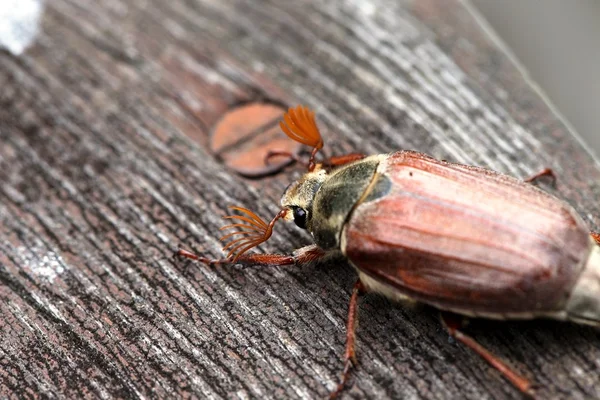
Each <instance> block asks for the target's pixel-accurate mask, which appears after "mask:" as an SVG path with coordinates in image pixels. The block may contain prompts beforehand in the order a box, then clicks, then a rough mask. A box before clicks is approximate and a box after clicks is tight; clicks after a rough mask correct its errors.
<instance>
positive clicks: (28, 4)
mask: <svg viewBox="0 0 600 400" xmlns="http://www.w3.org/2000/svg"><path fill="white" fill-rule="evenodd" d="M43 8H44V7H43V2H42V1H40V0H2V1H1V2H0V47H3V48H6V49H7V50H8V51H10V52H11V53H13V54H14V55H19V54H21V53H23V51H24V50H25V49H26V48H27V47H28V46H29V45H30V44H31V43H32V42H33V39H35V36H36V35H37V32H38V26H39V20H40V15H41V14H42V10H43Z"/></svg>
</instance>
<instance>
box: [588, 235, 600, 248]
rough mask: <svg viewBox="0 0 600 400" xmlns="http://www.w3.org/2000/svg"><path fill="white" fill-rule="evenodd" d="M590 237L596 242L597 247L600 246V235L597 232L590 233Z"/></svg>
mask: <svg viewBox="0 0 600 400" xmlns="http://www.w3.org/2000/svg"><path fill="white" fill-rule="evenodd" d="M590 235H592V239H594V240H595V241H596V243H598V246H600V233H599V232H591V233H590Z"/></svg>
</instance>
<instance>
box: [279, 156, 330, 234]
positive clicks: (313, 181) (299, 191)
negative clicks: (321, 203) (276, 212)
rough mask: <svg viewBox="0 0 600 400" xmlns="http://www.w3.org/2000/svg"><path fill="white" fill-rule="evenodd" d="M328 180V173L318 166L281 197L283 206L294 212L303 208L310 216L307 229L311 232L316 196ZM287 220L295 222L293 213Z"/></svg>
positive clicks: (289, 214) (293, 184) (288, 215)
mask: <svg viewBox="0 0 600 400" xmlns="http://www.w3.org/2000/svg"><path fill="white" fill-rule="evenodd" d="M325 180H327V171H325V170H324V169H322V168H321V167H320V165H317V167H316V168H315V170H314V171H312V172H308V173H306V174H304V175H303V176H302V177H301V178H300V179H298V180H297V181H296V182H294V183H292V184H291V185H290V186H289V187H288V188H287V189H286V191H285V193H284V194H283V196H282V197H281V206H282V207H284V208H287V209H289V210H291V211H293V209H294V208H301V209H303V210H304V211H306V213H307V214H308V215H307V217H308V220H307V229H308V230H309V231H310V230H311V229H310V226H311V219H312V218H311V217H312V206H313V201H314V198H315V194H316V193H317V191H318V190H319V188H320V187H321V185H322V184H323V182H325ZM285 219H286V220H293V219H294V216H293V213H292V212H289V213H288V214H287V215H286V217H285Z"/></svg>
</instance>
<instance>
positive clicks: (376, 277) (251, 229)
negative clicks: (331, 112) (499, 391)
mask: <svg viewBox="0 0 600 400" xmlns="http://www.w3.org/2000/svg"><path fill="white" fill-rule="evenodd" d="M281 128H282V130H283V131H284V132H285V133H286V134H287V135H288V136H289V137H290V138H292V139H294V140H296V141H298V142H301V143H303V144H306V145H308V146H311V147H312V148H313V151H312V154H311V157H310V160H309V162H308V164H307V165H308V172H307V173H306V174H305V175H304V176H303V177H302V178H301V179H299V180H298V181H297V182H295V183H293V184H292V185H290V187H289V188H288V189H287V190H286V192H285V193H284V195H283V197H282V199H281V206H282V208H281V211H280V212H279V213H278V214H277V216H276V217H275V218H274V219H273V220H272V221H271V222H270V223H268V224H267V223H265V222H264V221H262V220H261V219H260V218H259V217H258V216H256V215H255V214H254V213H252V212H251V211H249V210H247V209H244V208H240V207H235V209H236V210H238V211H240V212H242V213H243V215H235V216H229V217H227V218H231V219H236V220H238V221H241V222H240V223H236V224H232V225H228V226H226V227H225V228H231V227H239V228H242V229H243V230H242V231H239V232H234V233H230V234H227V235H225V236H224V237H223V238H222V239H229V238H232V237H235V236H240V238H237V239H234V240H232V241H231V242H229V244H228V245H227V246H226V249H227V250H228V251H229V254H228V255H227V258H226V259H224V260H209V259H207V258H204V257H201V256H197V255H194V254H191V253H189V252H186V251H184V250H181V251H180V252H179V254H180V255H182V256H185V257H188V258H193V259H196V260H199V261H202V262H204V263H208V264H214V263H231V262H240V263H245V264H266V265H289V264H293V263H304V262H308V261H312V260H318V259H320V258H322V257H324V256H326V255H328V254H332V253H338V254H340V253H341V254H342V255H343V256H345V257H346V259H347V260H348V263H349V264H350V265H352V266H353V267H354V268H355V269H356V271H357V272H358V275H359V278H358V281H357V283H356V285H355V286H354V289H353V292H352V296H351V299H350V307H349V312H348V322H347V338H346V351H345V353H344V369H343V373H342V378H341V381H340V384H339V385H338V386H337V388H336V389H335V390H334V391H333V392H332V394H331V397H335V396H337V395H338V394H339V393H340V392H341V391H342V390H343V388H344V385H345V383H346V380H347V378H348V375H349V371H350V368H351V366H352V364H353V361H354V360H355V353H354V343H355V332H354V329H355V326H356V320H357V315H358V303H357V302H358V297H359V295H360V294H362V293H365V292H371V291H372V292H379V293H381V294H383V295H385V296H387V297H389V298H391V299H394V300H404V301H411V302H415V301H416V302H421V303H425V304H429V305H431V306H434V307H437V308H438V309H440V310H442V311H444V312H443V313H442V321H443V323H444V326H445V327H446V328H447V330H448V332H449V333H450V334H451V335H452V336H454V337H455V338H456V339H457V340H459V341H460V342H462V343H463V344H465V345H466V346H468V347H469V348H471V349H472V350H474V351H475V352H477V353H478V354H479V355H481V356H482V357H483V358H484V359H485V360H486V361H488V362H489V363H490V364H491V365H492V366H494V367H495V368H496V369H497V370H498V371H500V372H501V373H502V374H503V375H504V376H505V377H506V379H508V380H509V381H510V382H511V383H512V384H513V385H515V386H516V387H517V388H518V389H519V390H521V391H522V392H524V393H527V394H531V393H532V390H531V384H530V382H529V381H528V380H527V379H525V378H523V377H522V376H520V375H519V374H518V373H516V372H515V371H513V370H512V369H511V368H510V367H509V366H508V365H506V364H505V363H503V362H502V361H501V360H500V359H498V358H497V357H495V356H494V355H493V354H492V353H490V352H489V351H487V350H486V349H484V348H483V347H482V346H481V345H479V344H478V343H477V342H475V341H474V340H473V339H472V338H470V337H469V336H467V335H465V334H464V333H463V332H461V331H460V321H457V319H456V316H455V314H460V315H463V316H468V317H486V318H495V319H509V318H514V319H530V318H537V317H547V318H554V319H559V320H571V321H575V322H578V323H585V324H590V325H595V326H600V247H599V246H598V243H600V235H598V234H595V233H591V234H590V232H589V230H588V229H587V227H586V225H585V223H584V222H583V220H582V219H581V218H580V217H579V215H577V213H576V212H575V211H574V210H573V209H572V208H571V207H570V206H569V205H567V204H566V203H564V202H563V201H561V200H559V199H557V198H556V197H554V196H551V195H550V194H548V193H546V192H544V191H542V190H540V189H538V188H537V187H535V186H533V185H531V184H530V183H529V182H530V181H532V180H533V179H535V177H534V178H531V179H529V180H525V181H524V180H519V179H515V178H512V177H509V176H506V175H502V174H499V173H496V172H493V171H489V170H486V169H483V168H478V167H471V166H466V165H461V164H454V163H448V162H445V161H438V160H436V159H434V158H431V157H429V156H427V155H424V154H421V153H416V152H412V151H400V152H396V153H391V154H380V155H374V156H370V157H364V156H362V155H358V154H351V155H345V156H340V157H334V158H331V159H329V160H325V161H324V162H323V163H315V156H316V153H317V151H318V150H319V149H321V147H322V146H323V141H322V139H321V135H320V133H319V131H318V128H317V125H316V123H315V121H314V114H313V113H312V111H310V110H308V109H307V108H305V107H302V106H299V107H297V108H295V109H290V110H289V111H288V113H287V114H286V115H285V116H284V122H282V123H281ZM275 153H276V154H277V155H281V154H282V153H281V152H274V154H275ZM539 175H540V176H541V175H550V176H553V173H552V171H551V170H549V169H547V170H544V171H543V172H542V173H541V174H539ZM278 219H286V220H293V221H294V222H295V223H296V225H298V226H299V227H301V228H303V229H307V230H308V231H309V232H310V233H311V234H312V236H313V238H314V241H315V245H313V246H308V247H306V248H303V249H300V250H298V251H297V252H295V253H294V255H293V256H286V255H278V254H268V255H257V254H251V255H247V254H245V252H246V251H248V250H249V249H250V248H252V247H254V246H256V245H258V244H260V243H262V242H264V241H265V240H267V239H268V238H269V237H270V236H271V232H272V228H273V225H274V223H275V222H276V221H277V220H278ZM447 312H452V313H455V314H449V313H447Z"/></svg>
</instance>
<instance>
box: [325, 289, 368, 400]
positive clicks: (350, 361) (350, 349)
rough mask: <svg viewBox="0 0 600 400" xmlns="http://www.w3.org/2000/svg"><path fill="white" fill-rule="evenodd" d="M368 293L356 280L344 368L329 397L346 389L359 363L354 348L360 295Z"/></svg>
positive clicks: (347, 327) (350, 311) (349, 310)
mask: <svg viewBox="0 0 600 400" xmlns="http://www.w3.org/2000/svg"><path fill="white" fill-rule="evenodd" d="M365 293H366V288H365V287H364V285H363V284H362V282H361V281H360V279H359V280H358V281H356V283H355V284H354V288H353V289H352V296H351V297H350V305H349V306H348V321H347V322H346V351H345V352H344V370H343V371H342V376H341V378H340V383H338V385H337V387H336V389H335V390H334V391H333V392H331V394H330V395H329V399H335V398H336V397H337V396H339V394H340V393H341V392H342V391H343V390H344V387H345V386H346V382H347V381H348V378H349V377H350V371H351V370H352V367H353V366H356V365H357V364H358V362H357V360H356V352H355V350H354V347H355V343H356V325H357V323H358V297H359V296H361V295H363V294H365Z"/></svg>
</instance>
